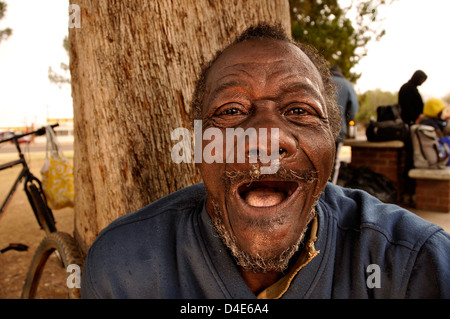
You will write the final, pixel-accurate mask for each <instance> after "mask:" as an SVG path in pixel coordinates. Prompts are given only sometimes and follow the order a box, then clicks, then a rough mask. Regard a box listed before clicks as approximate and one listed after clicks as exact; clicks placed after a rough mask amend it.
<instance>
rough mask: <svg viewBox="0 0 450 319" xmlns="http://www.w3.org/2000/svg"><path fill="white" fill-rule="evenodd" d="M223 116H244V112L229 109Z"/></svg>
mask: <svg viewBox="0 0 450 319" xmlns="http://www.w3.org/2000/svg"><path fill="white" fill-rule="evenodd" d="M221 114H222V115H240V114H242V112H241V111H240V110H239V109H237V108H235V107H233V108H231V109H227V110H225V111H223V112H222V113H221Z"/></svg>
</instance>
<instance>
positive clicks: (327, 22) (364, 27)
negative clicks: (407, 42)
mask: <svg viewBox="0 0 450 319" xmlns="http://www.w3.org/2000/svg"><path fill="white" fill-rule="evenodd" d="M392 1H395V0H359V1H352V3H351V4H350V5H349V6H348V7H345V8H341V7H340V5H339V1H338V0H289V4H290V11H291V26H292V36H293V38H294V39H295V40H297V41H300V42H304V43H307V44H310V45H312V46H313V47H315V48H316V49H318V50H319V52H320V53H321V54H322V55H323V56H324V57H325V59H326V60H327V61H328V62H329V63H330V66H331V65H337V66H339V68H340V69H341V70H342V73H343V75H344V76H345V77H346V78H347V79H349V80H350V81H352V82H356V81H357V80H358V79H359V78H360V76H361V74H357V73H354V72H352V71H351V69H352V68H353V66H355V65H356V64H358V62H359V61H360V59H361V58H362V57H364V56H365V55H366V54H367V50H366V45H367V43H368V42H369V41H370V40H372V39H375V40H379V39H380V38H381V37H382V36H383V35H384V33H385V31H384V30H383V29H381V28H380V26H379V22H380V19H379V17H378V15H377V10H376V8H378V7H379V6H381V5H385V4H387V3H388V2H389V3H390V2H392ZM350 13H353V14H354V17H353V19H352V20H353V22H352V20H351V19H350V18H349V15H350Z"/></svg>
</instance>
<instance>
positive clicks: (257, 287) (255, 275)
mask: <svg viewBox="0 0 450 319" xmlns="http://www.w3.org/2000/svg"><path fill="white" fill-rule="evenodd" d="M239 271H240V273H241V276H242V277H243V278H244V281H245V283H246V284H247V286H248V287H249V288H250V290H251V291H252V292H253V293H254V294H255V295H257V294H259V293H260V292H261V291H263V290H264V289H266V288H267V287H269V286H271V285H272V284H274V283H275V282H277V280H278V279H279V278H280V277H281V275H282V274H281V272H277V271H270V272H264V273H262V272H252V271H246V270H244V269H242V268H239Z"/></svg>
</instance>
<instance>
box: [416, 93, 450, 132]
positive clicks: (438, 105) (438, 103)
mask: <svg viewBox="0 0 450 319" xmlns="http://www.w3.org/2000/svg"><path fill="white" fill-rule="evenodd" d="M444 110H445V112H444ZM448 113H449V110H448V107H447V109H446V106H445V103H444V101H442V100H440V99H436V98H432V99H429V100H428V101H427V102H426V103H425V105H424V106H423V114H421V115H420V117H419V119H418V120H417V122H418V123H419V124H424V125H429V126H433V127H434V128H435V129H436V133H437V135H438V136H439V137H442V136H445V135H448V134H446V133H447V132H448V130H447V126H448V119H449V118H450V114H448Z"/></svg>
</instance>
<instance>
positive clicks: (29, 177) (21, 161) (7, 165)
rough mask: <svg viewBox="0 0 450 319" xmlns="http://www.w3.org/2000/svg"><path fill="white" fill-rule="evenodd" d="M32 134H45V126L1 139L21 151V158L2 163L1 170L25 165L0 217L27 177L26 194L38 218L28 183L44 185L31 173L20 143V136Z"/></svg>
mask: <svg viewBox="0 0 450 319" xmlns="http://www.w3.org/2000/svg"><path fill="white" fill-rule="evenodd" d="M56 126H58V124H54V125H51V127H52V128H54V127H56ZM31 134H36V135H43V134H45V128H40V129H38V130H37V131H33V132H30V133H26V134H21V135H15V136H13V137H10V138H7V139H5V140H2V141H0V143H5V142H8V141H13V142H14V144H15V146H16V149H17V152H18V153H19V159H18V160H15V161H11V162H8V163H4V164H1V165H0V171H2V170H4V169H7V168H10V167H13V166H17V165H22V167H23V168H22V170H21V171H20V173H19V176H18V177H17V179H16V180H15V182H14V184H13V186H12V187H11V190H10V191H9V193H8V195H7V196H6V198H5V200H4V201H3V203H2V206H1V208H0V217H1V216H2V214H3V213H4V211H5V210H6V207H7V206H8V203H9V202H10V200H11V198H12V195H13V194H14V192H15V191H16V190H17V186H18V185H19V184H20V182H21V181H22V179H23V178H25V182H24V190H25V193H26V195H27V197H28V200H29V202H30V205H31V207H32V209H33V212H34V213H35V215H36V218H37V211H36V210H37V209H38V208H36V207H35V206H34V205H33V202H32V200H31V194H30V192H29V191H28V188H27V185H28V184H29V183H33V182H36V183H37V184H38V185H39V190H41V189H42V185H41V182H40V181H39V179H37V178H36V177H35V176H34V175H33V174H32V173H31V171H30V169H29V167H28V164H27V162H26V160H25V156H24V155H23V153H22V149H21V148H20V145H19V139H20V138H22V137H24V136H27V135H31ZM44 196H45V195H44ZM37 219H38V218H37ZM38 221H39V219H38Z"/></svg>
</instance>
